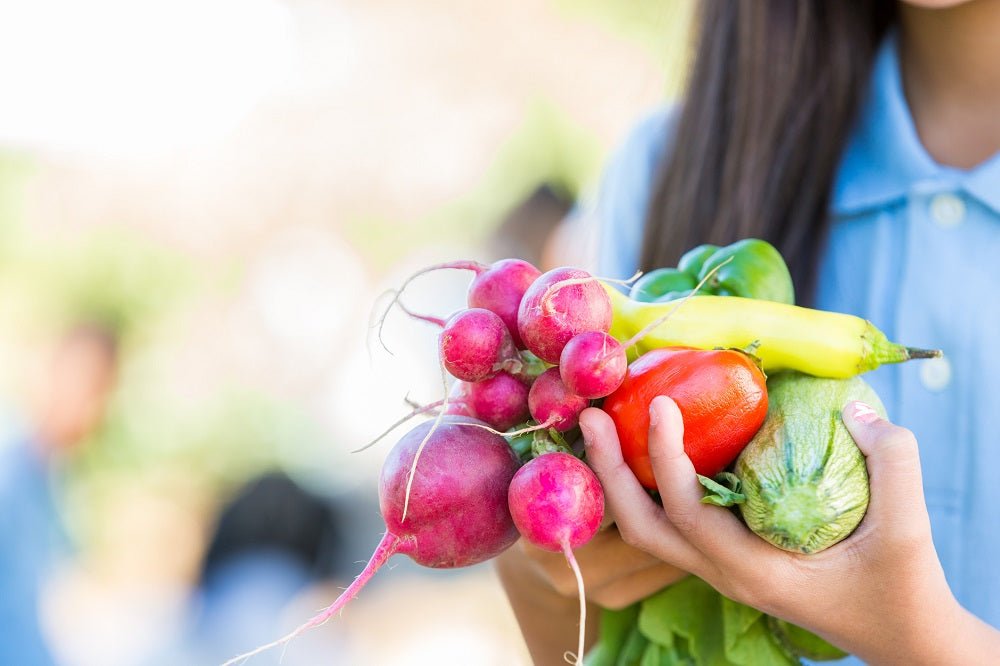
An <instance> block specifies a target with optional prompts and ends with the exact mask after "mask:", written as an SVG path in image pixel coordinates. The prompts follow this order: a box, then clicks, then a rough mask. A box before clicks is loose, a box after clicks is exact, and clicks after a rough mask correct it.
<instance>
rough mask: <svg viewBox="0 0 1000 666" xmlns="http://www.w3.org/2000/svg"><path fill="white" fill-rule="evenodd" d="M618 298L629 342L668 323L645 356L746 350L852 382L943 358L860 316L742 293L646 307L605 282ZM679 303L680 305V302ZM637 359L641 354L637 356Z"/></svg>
mask: <svg viewBox="0 0 1000 666" xmlns="http://www.w3.org/2000/svg"><path fill="white" fill-rule="evenodd" d="M604 288H605V289H606V290H607V292H608V295H609V296H610V297H611V307H612V310H613V311H614V319H613V321H612V323H611V335H613V336H614V337H615V338H617V339H618V340H619V341H621V342H625V341H627V340H629V339H630V338H632V337H633V336H635V335H636V334H637V333H639V332H640V331H642V330H643V329H644V328H646V327H647V326H650V325H651V324H653V323H654V322H656V321H657V320H658V319H660V318H662V317H663V316H664V315H666V314H667V313H668V312H670V311H671V310H672V309H673V308H674V307H677V309H676V310H675V311H674V313H673V314H672V315H671V316H670V318H669V319H668V320H667V321H665V322H663V323H660V324H658V325H656V326H653V327H652V328H651V329H650V330H649V331H647V332H646V333H645V334H644V335H643V336H642V338H641V339H640V340H639V341H638V342H637V344H636V347H635V348H636V349H637V350H638V353H645V352H646V351H649V350H650V349H656V348H659V347H676V346H683V347H697V348H701V349H714V348H717V347H724V348H737V349H746V348H749V347H751V345H754V344H756V348H755V350H754V352H753V353H754V355H755V356H757V357H758V358H760V360H761V362H762V364H763V367H764V371H765V372H777V371H779V370H798V371H799V372H804V373H806V374H810V375H813V376H816V377H837V378H844V377H853V376H854V375H860V374H861V373H863V372H868V371H869V370H874V369H875V368H877V367H879V366H880V365H884V364H886V363H901V362H903V361H908V360H910V359H913V358H933V357H936V356H940V355H941V352H940V351H939V350H927V349H915V348H912V347H904V346H903V345H900V344H897V343H895V342H890V341H889V339H888V338H886V336H885V334H884V333H882V331H880V330H878V329H877V328H875V326H874V325H873V324H872V323H871V322H869V321H867V320H865V319H861V318H860V317H855V316H853V315H847V314H840V313H836V312H824V311H822V310H811V309H809V308H803V307H798V306H795V305H787V304H785V303H776V302H773V301H763V300H756V299H750V298H739V297H736V296H693V297H691V298H690V299H688V300H687V301H685V302H683V303H681V302H680V301H670V302H667V303H640V302H638V301H633V300H631V299H629V298H628V297H627V296H625V295H624V294H622V293H621V292H620V291H618V290H617V289H616V288H615V287H613V286H611V285H608V284H604ZM678 304H679V305H678ZM633 356H634V352H633Z"/></svg>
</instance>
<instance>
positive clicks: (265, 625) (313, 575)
mask: <svg viewBox="0 0 1000 666" xmlns="http://www.w3.org/2000/svg"><path fill="white" fill-rule="evenodd" d="M345 529H346V526H345V523H344V521H343V518H342V516H341V515H340V512H339V511H337V510H336V508H335V506H334V504H333V503H332V502H331V501H330V500H329V499H327V498H325V497H321V496H319V495H316V494H314V493H312V492H310V491H308V490H306V489H304V488H303V487H301V486H300V485H299V484H298V483H296V482H295V481H293V480H292V479H291V478H289V477H288V476H287V475H286V474H284V473H282V472H269V473H267V474H264V475H263V476H260V477H257V478H256V479H252V480H251V481H249V482H247V483H246V484H245V485H244V486H243V487H242V489H241V490H240V491H239V492H238V493H237V494H236V496H235V497H234V498H233V499H232V500H231V501H229V502H228V503H227V504H226V505H225V506H224V507H222V509H221V511H220V513H219V516H218V520H217V522H216V526H215V529H214V531H213V534H212V536H211V539H210V542H209V545H208V548H207V550H206V552H205V556H204V559H203V561H202V567H201V572H200V579H199V581H198V585H197V590H196V594H195V597H196V598H195V607H194V609H193V612H192V617H191V626H190V628H189V630H188V636H187V638H186V639H185V640H184V641H183V646H182V647H181V648H179V649H178V650H177V651H175V652H174V653H173V654H171V655H169V656H168V658H167V660H166V661H164V662H163V663H205V664H208V663H221V662H223V661H225V660H226V659H229V658H231V657H233V656H234V655H237V654H240V653H241V652H244V651H246V650H248V649H251V648H253V647H255V646H256V645H257V644H258V643H260V640H261V638H262V637H267V636H278V635H280V634H283V633H284V631H283V629H284V627H283V626H281V625H282V617H283V615H284V610H287V609H288V608H289V606H290V605H293V606H294V604H293V602H294V601H295V600H296V599H297V598H298V597H299V596H300V595H301V594H303V593H304V592H305V591H306V590H307V589H308V588H310V587H312V586H314V585H322V584H324V583H327V582H329V581H331V580H334V579H339V578H340V577H341V576H340V573H341V569H342V568H345V567H346V563H345V562H343V560H344V559H346V558H345V554H344V550H343V544H344V534H343V533H344V531H345ZM303 612H305V611H303ZM290 614H295V615H298V614H299V611H298V609H297V607H296V612H295V613H290ZM297 620H298V618H297V617H295V618H291V619H290V621H291V622H293V623H296V621H297ZM284 652H285V654H284V658H283V651H282V650H275V651H273V652H270V653H266V654H262V655H258V656H256V657H254V660H255V662H259V663H261V664H271V663H274V664H277V663H279V661H280V662H281V663H283V664H285V665H286V666H294V665H295V664H349V663H351V650H350V646H349V645H348V643H347V640H346V637H345V636H344V635H343V632H342V631H341V630H338V628H337V625H336V623H333V624H331V625H330V626H328V627H327V628H325V629H323V630H321V631H318V632H312V634H310V635H307V636H303V637H301V638H300V639H298V640H297V641H296V642H295V643H294V644H293V645H290V646H288V648H287V649H286V650H285V651H284Z"/></svg>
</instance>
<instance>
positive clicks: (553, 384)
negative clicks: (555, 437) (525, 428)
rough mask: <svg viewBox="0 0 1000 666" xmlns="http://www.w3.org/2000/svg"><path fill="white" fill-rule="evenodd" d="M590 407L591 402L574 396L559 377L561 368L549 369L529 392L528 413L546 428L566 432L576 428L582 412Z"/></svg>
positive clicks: (540, 376)
mask: <svg viewBox="0 0 1000 666" xmlns="http://www.w3.org/2000/svg"><path fill="white" fill-rule="evenodd" d="M588 406H590V401H589V400H587V399H586V398H581V397H580V396H578V395H574V394H573V393H572V392H571V391H570V390H569V389H568V388H566V385H565V384H563V381H562V379H561V378H560V377H559V368H549V369H548V370H546V371H545V372H543V373H542V374H540V375H538V379H536V380H535V382H534V383H533V384H532V385H531V390H530V391H528V411H529V412H530V413H531V418H532V419H534V420H535V421H537V422H538V423H539V424H540V425H542V426H544V427H546V428H555V429H556V430H558V431H559V432H566V431H567V430H572V429H573V428H575V427H576V425H577V423H579V421H580V412H582V411H583V410H585V409H586V408H587V407H588Z"/></svg>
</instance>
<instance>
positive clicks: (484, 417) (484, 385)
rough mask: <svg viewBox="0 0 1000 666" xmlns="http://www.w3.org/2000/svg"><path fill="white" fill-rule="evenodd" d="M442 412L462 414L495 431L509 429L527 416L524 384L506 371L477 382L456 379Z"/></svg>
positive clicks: (526, 394)
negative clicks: (447, 402)
mask: <svg viewBox="0 0 1000 666" xmlns="http://www.w3.org/2000/svg"><path fill="white" fill-rule="evenodd" d="M445 413H447V414H465V415H468V416H472V417H474V418H477V419H479V420H481V421H485V422H486V423H488V424H489V425H490V426H492V427H493V428H494V429H496V430H509V429H510V428H511V427H513V426H514V425H515V424H518V423H521V422H522V421H526V420H527V419H528V415H529V412H528V386H527V384H525V383H524V382H522V381H521V380H520V379H517V378H516V377H514V376H513V375H510V374H508V373H506V372H501V373H499V374H497V375H495V376H493V377H490V378H489V379H484V380H482V381H479V382H457V383H456V384H455V387H454V388H453V389H452V391H451V397H450V398H449V405H448V406H447V407H446V408H445Z"/></svg>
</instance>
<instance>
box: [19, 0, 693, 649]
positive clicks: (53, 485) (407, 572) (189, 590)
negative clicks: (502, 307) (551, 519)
mask: <svg viewBox="0 0 1000 666" xmlns="http://www.w3.org/2000/svg"><path fill="white" fill-rule="evenodd" d="M689 10H690V7H689V3H688V2H687V1H682V0H633V1H630V2H614V1H613V0H511V1H510V2H504V3H496V2H487V1H485V0H456V1H452V2H447V3H446V2H435V1H433V0H421V1H419V2H418V1H414V0H408V1H407V2H402V1H393V0H388V1H377V2H358V1H355V0H342V1H338V0H92V1H90V2H79V1H76V0H31V2H23V1H13V0H0V589H2V592H0V662H2V663H11V664H14V663H17V664H28V665H31V664H36V663H39V664H42V663H53V662H54V663H57V664H67V665H77V664H79V665H84V664H102V665H105V666H115V665H119V664H123V665H124V664H181V663H184V664H200V663H205V664H211V663H218V662H219V661H221V660H223V659H225V658H227V657H229V656H232V655H233V654H235V653H237V652H240V651H243V650H247V649H250V648H252V647H254V646H255V645H257V644H259V643H261V642H264V641H267V640H271V639H273V638H276V637H278V636H279V635H281V634H283V633H284V632H285V631H288V630H289V629H291V628H293V627H294V626H296V625H297V624H299V623H300V622H301V621H302V620H304V619H305V618H307V617H309V616H310V615H311V614H312V612H313V611H314V610H316V609H318V608H321V607H323V606H325V605H326V604H327V603H329V602H330V601H332V600H333V599H334V598H335V597H336V595H337V594H338V592H339V589H340V588H342V587H344V586H345V585H346V584H347V583H349V582H350V580H351V579H352V578H353V576H354V575H355V574H356V573H357V572H358V571H360V569H361V567H362V565H363V562H364V561H365V560H367V558H368V555H369V554H370V552H371V550H372V549H373V548H374V546H375V544H376V543H377V542H378V539H379V537H380V535H381V532H382V530H383V526H382V524H381V520H380V517H379V514H378V506H377V498H376V494H375V493H376V484H377V475H378V469H379V466H380V464H381V461H382V459H383V457H384V456H385V454H386V453H387V451H388V450H389V448H390V447H391V444H392V441H393V437H389V438H387V440H386V441H383V442H381V443H380V444H378V445H376V446H375V447H373V448H371V449H369V450H367V451H365V452H362V453H357V454H351V453H350V451H351V450H352V449H355V448H357V447H359V446H361V445H362V444H364V443H365V442H367V441H369V440H370V439H371V438H372V437H374V436H375V435H377V434H378V433H379V432H381V431H382V430H383V429H385V428H386V427H387V426H388V425H389V424H391V423H392V422H393V421H395V420H396V419H397V418H399V417H400V416H402V415H403V414H405V413H406V412H408V411H409V409H410V407H408V406H407V404H406V400H407V398H409V399H411V400H415V401H417V402H431V401H433V400H436V399H438V398H440V397H441V395H442V392H443V390H444V389H443V388H442V386H441V379H440V374H439V371H438V369H437V365H436V355H435V342H434V341H435V331H434V329H433V328H431V327H429V326H426V325H423V324H421V323H419V322H412V321H409V320H407V319H405V318H403V317H400V316H398V315H391V316H390V317H389V318H388V319H387V321H386V327H385V341H386V344H387V346H388V347H389V349H390V350H391V351H392V353H391V354H390V353H387V352H386V351H383V350H382V349H381V348H379V347H378V345H373V344H370V343H371V337H372V329H371V323H372V321H373V316H372V313H373V312H375V311H377V308H378V306H379V305H380V304H381V305H384V304H385V299H384V297H383V296H382V295H383V294H384V292H385V290H386V289H387V288H389V287H391V286H394V285H398V284H400V283H401V282H402V281H403V280H404V279H405V277H406V276H407V275H408V274H410V273H412V272H413V271H414V270H416V269H418V268H420V267H422V266H424V265H427V264H431V263H435V262H438V261H446V260H452V259H460V258H468V259H479V260H484V261H487V260H491V259H496V258H501V257H504V256H520V257H523V258H526V259H529V260H532V261H536V262H539V263H540V264H544V265H545V266H546V267H551V266H552V265H555V264H559V263H574V264H586V263H587V262H588V260H589V259H588V257H589V249H588V248H589V237H588V233H587V230H588V226H587V224H586V212H585V211H586V206H587V201H588V200H589V199H590V198H592V197H593V195H594V192H595V190H596V188H597V185H598V182H599V175H600V171H601V167H602V165H603V164H604V162H605V160H606V159H607V157H608V155H609V154H610V152H611V151H612V150H613V148H614V146H615V145H616V144H617V143H618V142H619V141H621V139H622V138H623V136H624V135H625V133H626V132H627V131H628V128H629V127H630V125H632V124H633V123H634V122H635V121H636V120H637V119H639V118H640V117H641V116H642V115H644V114H645V113H648V112H649V111H651V110H653V109H655V108H656V107H657V106H659V105H662V104H663V103H664V102H665V100H669V99H670V98H671V97H672V96H673V95H674V94H676V91H677V90H678V87H679V85H680V83H681V74H682V72H683V69H684V62H685V58H686V54H687V47H686V39H685V35H686V30H687V23H688V16H689ZM567 215H569V216H570V217H573V218H575V219H576V220H577V221H576V222H575V223H573V225H572V226H570V227H566V226H565V225H564V226H562V227H560V226H559V225H560V222H561V221H562V220H563V219H564V218H565V217H567ZM469 279H470V276H469V275H468V274H465V273H462V272H457V271H444V272H440V273H437V274H432V275H428V276H426V277H424V278H421V279H420V280H419V281H418V282H417V283H415V284H414V288H413V289H412V291H410V292H408V303H409V304H410V305H411V306H412V307H414V308H416V309H421V310H424V311H427V312H433V313H436V314H439V315H446V314H447V313H449V312H451V311H453V310H455V309H457V308H459V307H461V306H462V305H463V300H464V292H465V289H466V287H467V285H468V282H469ZM400 432H402V431H400ZM398 434H399V433H397V436H398ZM5 632H6V634H5ZM4 650H8V652H4ZM276 652H277V653H276V654H272V655H264V656H261V657H257V658H255V660H254V661H253V662H251V663H259V664H271V663H277V662H278V660H279V659H280V658H281V654H280V650H279V651H276ZM404 661H405V662H406V663H410V664H424V663H427V664H431V663H433V664H441V663H445V664H459V663H461V664H497V665H501V664H502V665H504V666H508V665H510V664H527V663H528V659H527V656H526V653H525V652H524V651H523V648H522V646H521V642H520V638H519V634H518V632H517V628H516V625H515V623H514V620H513V616H512V614H511V613H510V611H509V609H508V608H507V605H506V601H505V599H504V597H503V594H502V591H501V590H500V588H499V585H498V584H497V583H496V581H495V580H494V577H493V572H492V569H491V567H490V566H489V565H480V566H477V567H472V568H470V569H466V570H459V571H449V572H445V571H429V570H424V569H420V568H419V567H416V566H415V565H413V564H412V563H410V562H409V561H408V560H406V559H405V558H402V557H400V558H396V559H394V560H392V561H391V562H390V566H389V567H387V568H386V569H385V570H384V571H383V572H382V573H380V574H379V575H378V576H377V577H376V578H375V579H374V580H373V582H372V584H371V585H370V586H369V587H368V588H367V589H366V590H365V591H364V592H363V593H362V594H361V596H360V597H359V599H358V600H357V601H356V602H355V603H354V604H353V605H352V606H350V607H349V609H348V610H347V611H346V612H345V613H344V614H343V615H342V617H340V618H338V619H336V620H335V621H333V622H331V623H329V624H328V625H326V626H325V627H323V628H322V629H320V630H317V631H315V632H313V633H312V634H309V635H307V636H304V637H302V638H301V639H299V640H296V641H295V642H293V643H292V644H291V645H289V646H288V648H287V650H286V651H285V653H284V659H283V662H282V663H284V664H290V665H296V664H320V663H322V664H390V663H400V662H404Z"/></svg>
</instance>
